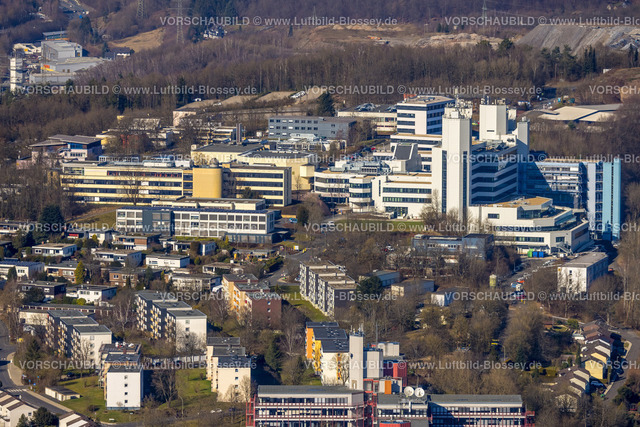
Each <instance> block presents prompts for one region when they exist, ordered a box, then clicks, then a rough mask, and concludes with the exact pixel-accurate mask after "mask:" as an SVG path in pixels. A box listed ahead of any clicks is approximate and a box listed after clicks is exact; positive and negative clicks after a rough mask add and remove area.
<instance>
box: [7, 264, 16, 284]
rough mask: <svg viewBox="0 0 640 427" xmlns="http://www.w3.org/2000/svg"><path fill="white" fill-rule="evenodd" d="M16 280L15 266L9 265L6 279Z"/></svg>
mask: <svg viewBox="0 0 640 427" xmlns="http://www.w3.org/2000/svg"><path fill="white" fill-rule="evenodd" d="M16 280H18V272H17V271H16V268H15V267H11V268H10V269H9V271H7V281H9V282H15V281H16Z"/></svg>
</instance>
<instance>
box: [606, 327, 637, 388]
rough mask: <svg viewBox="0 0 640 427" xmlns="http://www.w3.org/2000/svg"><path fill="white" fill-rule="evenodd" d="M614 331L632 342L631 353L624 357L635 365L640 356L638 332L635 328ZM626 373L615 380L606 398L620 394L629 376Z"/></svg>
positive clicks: (613, 330)
mask: <svg viewBox="0 0 640 427" xmlns="http://www.w3.org/2000/svg"><path fill="white" fill-rule="evenodd" d="M612 332H616V333H618V334H620V336H621V337H622V338H623V339H624V340H626V341H629V342H630V343H631V349H630V350H629V353H628V354H627V355H626V356H625V357H624V361H625V362H627V363H630V364H632V365H631V367H634V365H635V363H636V362H637V361H638V358H639V357H640V337H639V336H638V334H637V332H636V331H634V330H633V329H612ZM625 374H626V372H623V373H622V374H620V376H619V377H618V379H617V380H616V381H614V383H613V384H612V385H611V387H610V388H609V389H607V393H606V394H605V399H613V398H614V397H616V396H617V395H618V390H619V389H620V387H622V386H623V385H624V383H625V382H626V379H627V376H626V375H625Z"/></svg>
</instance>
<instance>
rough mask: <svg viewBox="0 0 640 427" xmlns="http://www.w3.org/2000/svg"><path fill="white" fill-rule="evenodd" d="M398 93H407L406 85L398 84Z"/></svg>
mask: <svg viewBox="0 0 640 427" xmlns="http://www.w3.org/2000/svg"><path fill="white" fill-rule="evenodd" d="M398 93H399V94H400V95H403V94H405V93H407V87H406V86H405V85H398Z"/></svg>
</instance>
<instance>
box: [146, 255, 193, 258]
mask: <svg viewBox="0 0 640 427" xmlns="http://www.w3.org/2000/svg"><path fill="white" fill-rule="evenodd" d="M147 258H158V259H185V258H189V255H174V254H149V255H147Z"/></svg>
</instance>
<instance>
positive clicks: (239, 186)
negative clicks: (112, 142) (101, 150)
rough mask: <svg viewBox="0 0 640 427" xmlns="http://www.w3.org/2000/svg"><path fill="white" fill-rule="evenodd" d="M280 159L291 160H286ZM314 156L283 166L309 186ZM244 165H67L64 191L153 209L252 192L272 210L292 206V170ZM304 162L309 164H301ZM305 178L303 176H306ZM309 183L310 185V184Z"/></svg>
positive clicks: (274, 164)
mask: <svg viewBox="0 0 640 427" xmlns="http://www.w3.org/2000/svg"><path fill="white" fill-rule="evenodd" d="M281 157H286V156H284V155H282V156H281ZM308 157H309V156H303V157H302V158H301V159H300V158H298V157H296V156H294V157H293V158H286V159H285V161H284V163H292V164H293V166H295V169H296V173H297V174H298V176H296V179H297V178H298V177H301V179H302V181H300V180H298V181H300V182H299V184H300V186H301V188H300V189H304V188H303V187H304V186H305V185H306V186H308V185H309V180H310V177H311V176H312V171H313V168H314V167H313V165H306V162H307V161H308V160H309V159H308ZM244 159H245V160H247V161H248V162H251V163H255V164H245V163H237V162H232V163H227V164H225V165H224V167H220V166H218V165H212V166H203V167H195V168H194V167H192V162H191V161H182V160H173V159H170V158H159V159H153V160H145V161H142V162H141V161H139V160H138V159H137V158H135V159H120V160H117V161H114V160H109V159H108V158H106V157H105V158H100V161H95V162H89V161H73V162H65V163H63V164H62V173H61V175H60V180H61V184H62V187H63V189H64V190H65V191H66V192H68V193H70V194H71V195H72V197H74V198H75V199H76V200H78V201H82V202H87V203H122V202H123V201H126V202H130V203H132V204H135V205H150V204H152V202H153V201H154V200H157V199H161V200H162V199H164V200H175V199H177V198H180V197H185V196H186V197H191V196H195V197H197V198H222V197H231V198H237V197H239V196H240V195H241V194H242V193H243V191H245V190H246V189H250V190H252V191H254V192H256V193H257V194H259V195H260V197H262V198H263V199H264V200H265V202H266V203H267V204H268V205H273V206H287V205H289V204H291V187H292V166H278V164H279V163H281V162H278V161H276V160H275V159H274V160H273V161H265V160H267V159H268V157H267V156H266V154H265V155H261V156H258V157H256V155H255V154H251V153H249V154H247V155H246V157H245V158H244ZM294 160H296V161H297V162H298V163H296V162H294ZM299 161H303V162H305V165H302V164H299ZM302 175H304V176H302ZM305 180H306V182H307V184H305Z"/></svg>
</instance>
